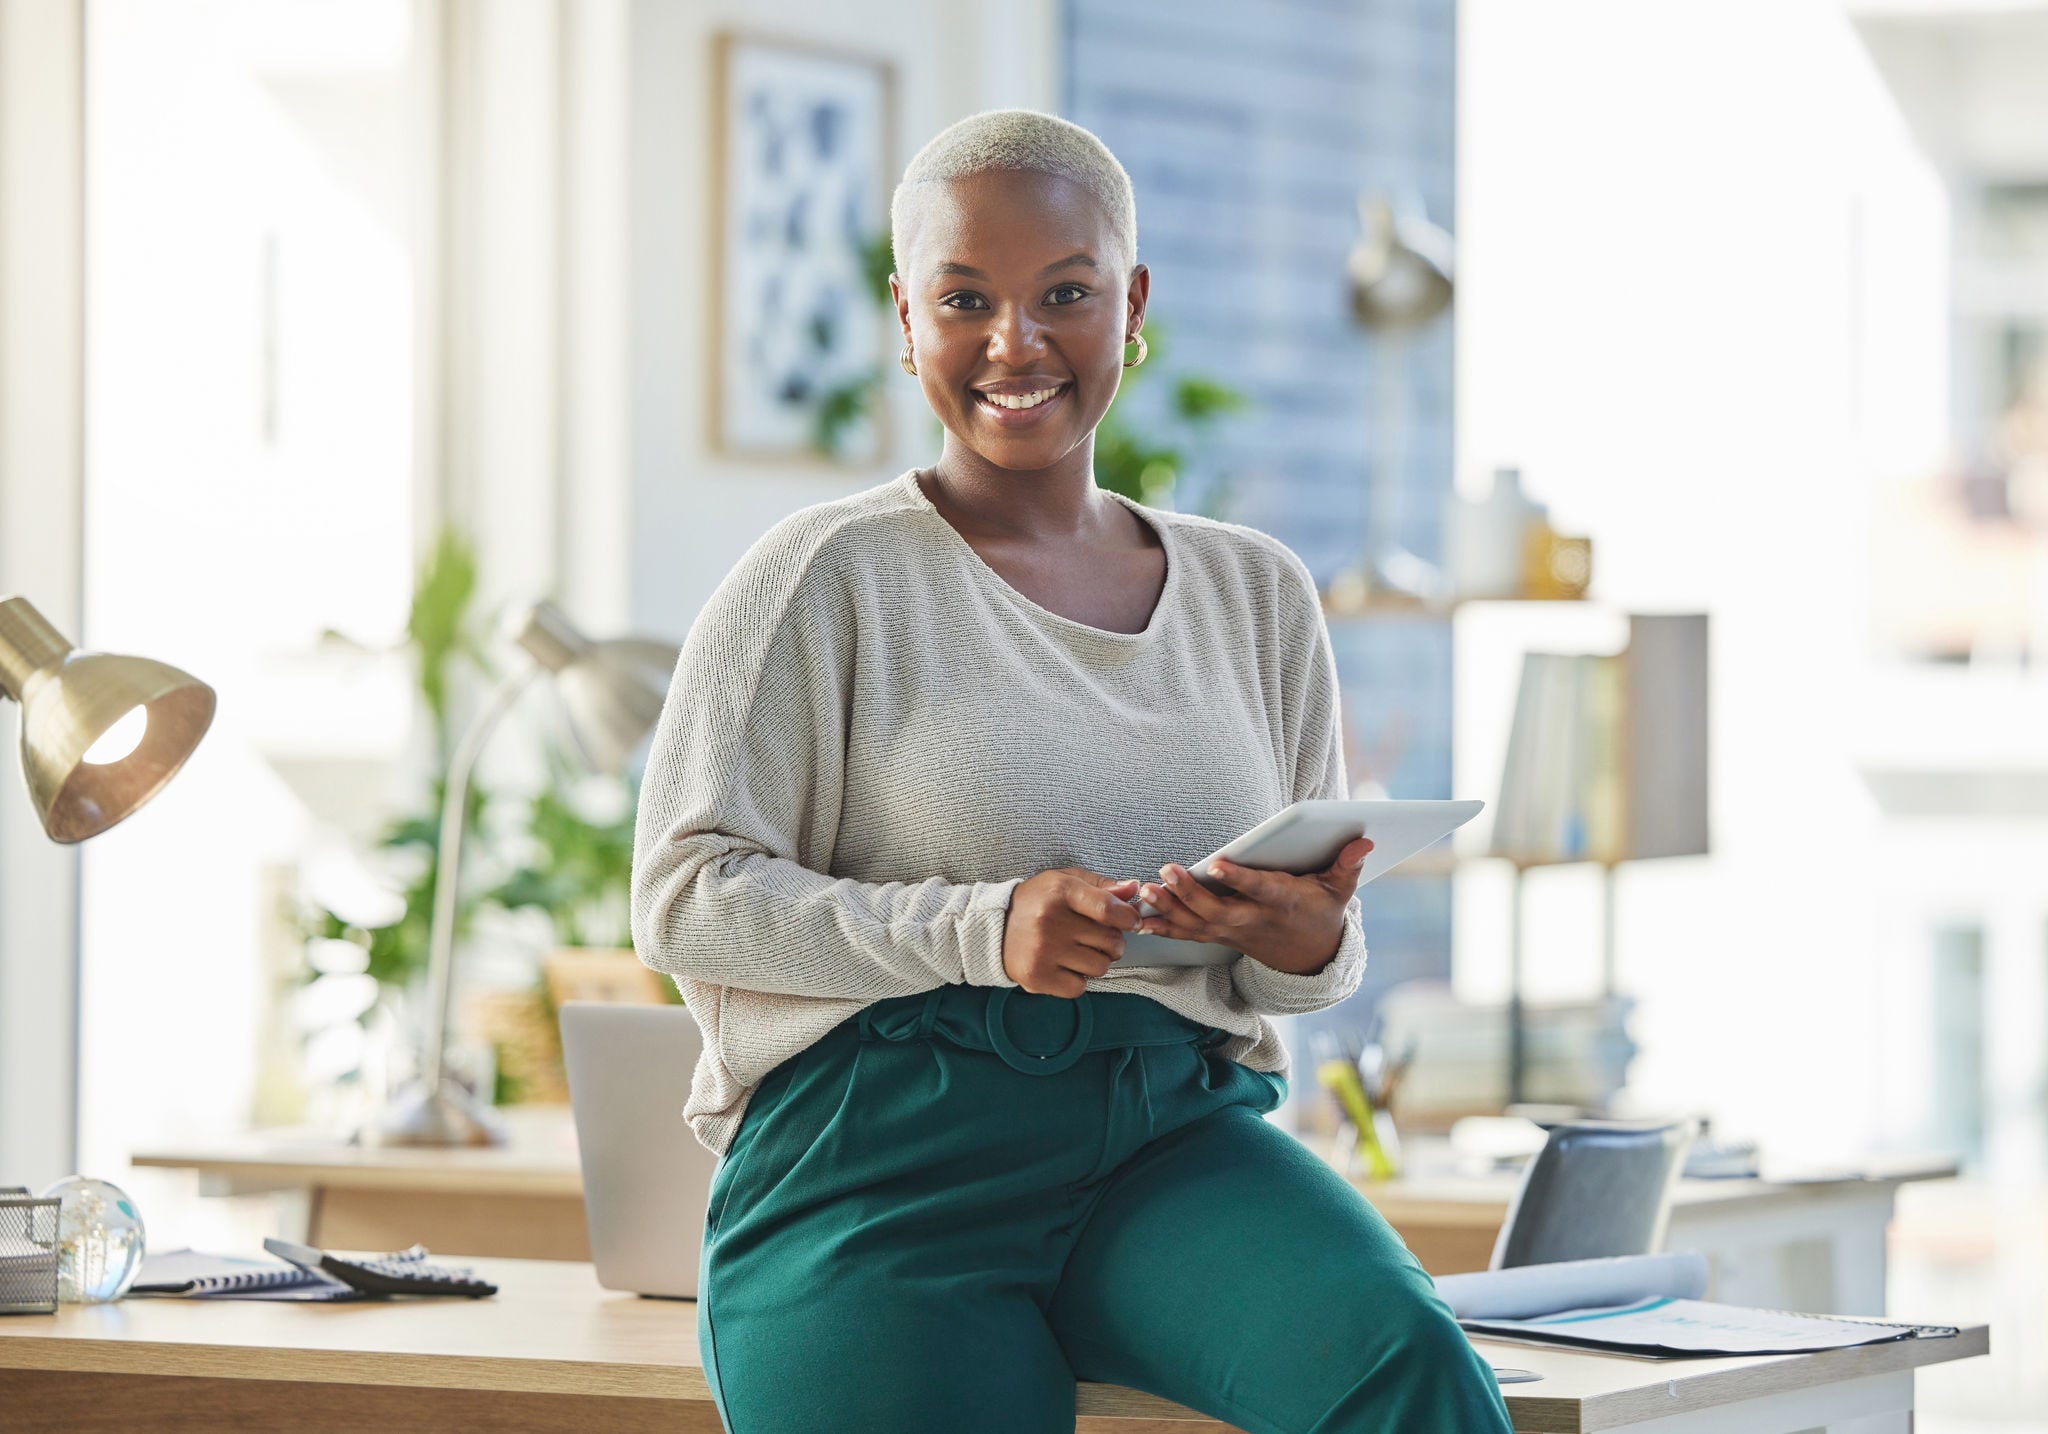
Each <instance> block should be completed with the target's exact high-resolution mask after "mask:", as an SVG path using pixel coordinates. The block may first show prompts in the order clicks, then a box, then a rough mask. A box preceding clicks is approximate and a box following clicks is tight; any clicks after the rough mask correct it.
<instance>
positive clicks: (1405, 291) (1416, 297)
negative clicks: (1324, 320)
mask: <svg viewBox="0 0 2048 1434" xmlns="http://www.w3.org/2000/svg"><path fill="white" fill-rule="evenodd" d="M1358 223H1359V228H1360V229H1361V230H1362V231H1363V232H1362V234H1361V237H1360V238H1359V241H1358V243H1357V245H1356V246H1354V247H1353V249H1352V251H1351V257H1350V259H1349V260H1348V261H1347V264H1346V269H1347V272H1348V274H1349V277H1350V288H1351V313H1352V317H1354V318H1355V319H1357V320H1358V322H1359V323H1361V324H1363V325H1365V326H1366V327H1367V328H1369V329H1394V330H1400V329H1409V328H1415V327H1417V326H1419V325H1421V324H1423V323H1426V322H1428V321H1429V320H1430V319H1433V318H1435V317H1436V316H1437V315H1438V314H1439V313H1441V312H1443V310H1444V308H1445V306H1447V305H1448V304H1449V303H1450V302H1451V291H1452V279H1451V236H1450V235H1448V234H1446V233H1445V232H1444V231H1443V230H1441V229H1439V228H1437V227H1436V225H1434V224H1431V223H1430V222H1429V221H1428V220H1427V219H1424V218H1422V217H1421V216H1420V215H1418V214H1413V213H1407V212H1402V211H1397V210H1396V209H1395V207H1394V205H1393V203H1392V202H1391V201H1389V200H1388V199H1387V198H1386V197H1385V196H1383V195H1378V194H1372V195H1364V196H1361V197H1360V199H1359V201H1358Z"/></svg>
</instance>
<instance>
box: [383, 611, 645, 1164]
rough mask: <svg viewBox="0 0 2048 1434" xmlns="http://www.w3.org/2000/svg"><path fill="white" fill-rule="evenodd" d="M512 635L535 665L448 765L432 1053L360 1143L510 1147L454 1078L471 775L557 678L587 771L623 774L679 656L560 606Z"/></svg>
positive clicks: (431, 957) (490, 708)
mask: <svg viewBox="0 0 2048 1434" xmlns="http://www.w3.org/2000/svg"><path fill="white" fill-rule="evenodd" d="M506 631H507V633H508V635H509V636H510V637H511V638H512V640H513V641H514V642H516V643H518V644H519V646H520V647H522V648H524V649H525V650H526V652H527V653H528V654H529V655H530V656H531V657H532V659H533V661H532V662H531V663H529V664H527V665H526V666H525V667H524V668H523V669H522V670H520V671H518V672H515V673H513V674H512V675H511V676H510V677H508V678H506V679H505V681H504V682H502V683H500V684H499V685H498V688H497V690H496V691H495V692H493V693H492V694H491V696H490V699H489V700H488V701H487V702H485V704H484V707H483V710H482V711H481V712H479V713H478V714H477V717H476V720H475V721H474V722H472V723H471V724H470V726H469V729H468V730H467V731H466V732H464V733H463V734H462V740H461V741H460V742H458V743H457V744H456V746H455V752H454V755H453V756H452V757H451V758H450V759H449V764H448V786H447V791H446V794H445V796H444V799H443V801H442V803H441V841H440V850H439V854H438V857H437V860H436V865H435V871H434V922H433V929H432V937H431V940H430V942H429V953H428V964H427V985H428V990H429V995H430V1000H431V1003H432V1004H431V1007H430V1010H429V1013H428V1018H427V1030H426V1049H425V1052H424V1055H423V1059H422V1060H421V1062H420V1073H419V1075H418V1077H417V1078H416V1079H414V1080H413V1081H412V1082H411V1083H410V1084H408V1085H407V1086H406V1087H404V1088H403V1089H402V1090H400V1091H399V1092H398V1094H397V1095H396V1096H394V1097H393V1098H392V1101H391V1103H390V1104H389V1105H388V1106H387V1107H386V1108H385V1109H384V1110H383V1111H382V1112H380V1113H379V1114H378V1115H377V1116H376V1117H375V1118H374V1119H373V1120H371V1121H370V1122H369V1123H368V1124H366V1125H365V1126H363V1127H362V1128H361V1129H360V1130H358V1131H357V1132H356V1137H355V1141H356V1144H358V1145H374V1146H390V1145H423V1146H450V1145H503V1144H504V1143H505V1125H504V1122H503V1120H502V1119H500V1118H499V1116H498V1114H497V1112H496V1111H495V1110H493V1109H492V1108H491V1105H490V1102H489V1101H488V1100H483V1099H479V1098H478V1097H476V1096H473V1095H471V1094H470V1093H469V1091H468V1090H467V1089H465V1088H464V1087H463V1086H462V1085H461V1083H460V1082H458V1081H456V1080H455V1079H454V1078H453V1077H452V1076H450V1075H449V1074H448V1072H447V1068H446V1057H447V1034H448V997H449V991H450V988H451V986H452V983H453V976H454V949H455V883H456V881H457V880H458V879H459V877H460V872H461V864H462V813H463V807H464V805H465V803H466V801H467V797H468V792H469V778H470V773H471V772H472V771H473V770H474V768H475V766H476V760H477V756H478V754H479V753H480V752H482V750H483V747H484V743H485V742H486V741H487V740H488V739H489V737H490V735H491V731H492V729H493V728H495V727H496V726H497V724H498V719H499V718H500V717H503V716H504V715H505V713H506V712H507V711H508V710H509V709H510V708H511V706H512V703H513V702H514V700H515V699H517V698H518V696H519V695H520V693H522V692H523V691H525V690H526V687H527V685H528V684H529V683H531V682H532V681H533V680H534V679H535V678H537V677H541V676H543V675H545V676H547V677H549V678H550V679H552V686H553V687H554V688H555V690H556V691H557V692H558V693H560V694H561V697H562V702H563V705H564V707H565V708H566V709H567V711H568V715H569V735H570V739H571V741H572V742H573V744H574V746H575V748H576V751H577V754H578V755H579V756H580V757H581V758H582V760H583V762H584V765H586V766H587V767H589V768H590V769H591V770H592V771H597V772H616V771H617V770H619V769H620V768H621V767H623V766H624V765H625V764H626V759H627V758H628V757H630V756H631V755H632V753H633V748H634V747H635V746H636V745H637V744H638V743H639V741H640V739H641V738H642V737H643V736H645V735H646V734H647V732H648V730H649V729H650V728H652V727H653V726H654V723H655V719H656V718H658V717H659V716H660V715H661V704H662V700H663V698H664V697H665V696H666V695H667V692H668V683H669V678H670V677H671V676H672V674H673V672H674V669H675V664H676V658H677V656H678V651H679V650H678V649H677V648H676V647H675V646H674V645H673V644H671V643H664V642H656V641H653V640H651V639H646V638H637V637H626V638H616V639H613V640H611V641H607V642H593V641H591V640H590V639H589V638H587V637H585V636H584V635H583V634H582V633H580V632H578V631H577V630H576V627H575V625H574V624H573V623H571V622H570V621H569V619H568V618H567V617H565V616H563V614H562V612H561V610H560V609H558V608H556V607H555V606H554V605H553V604H551V603H546V602H541V603H536V604H534V605H533V606H531V607H528V608H525V609H522V610H516V611H515V612H514V613H513V614H512V616H511V620H510V622H509V623H508V624H507V627H506Z"/></svg>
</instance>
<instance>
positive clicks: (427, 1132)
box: [355, 1076, 508, 1147]
mask: <svg viewBox="0 0 2048 1434" xmlns="http://www.w3.org/2000/svg"><path fill="white" fill-rule="evenodd" d="M507 1139H508V1136H507V1133H506V1130H505V1122H504V1121H503V1120H502V1119H501V1118H500V1117H499V1115H498V1113H497V1112H496V1111H495V1110H493V1109H492V1108H491V1107H490V1106H488V1105H486V1104H484V1103H483V1102H482V1101H480V1100H478V1099H477V1098H476V1097H475V1096H473V1095H471V1094H470V1093H469V1091H468V1090H466V1089H465V1088H464V1087H463V1086H462V1085H461V1084H460V1083H459V1082H457V1081H456V1080H454V1079H453V1078H452V1077H449V1076H443V1077H442V1078H441V1084H440V1087H439V1089H437V1090H432V1091H429V1090H428V1089H427V1087H426V1085H425V1083H424V1082H421V1081H417V1080H415V1081H412V1082H410V1083H409V1084H407V1085H406V1086H405V1087H404V1088H403V1089H401V1090H400V1091H399V1092H398V1094H397V1095H396V1096H394V1097H392V1100H391V1103H390V1104H389V1105H387V1106H386V1107H385V1108H384V1109H383V1110H381V1111H379V1112H378V1113H377V1115H376V1117H375V1118H374V1119H372V1120H370V1121H369V1122H367V1123H366V1124H365V1125H364V1126H363V1127H362V1129H360V1130H358V1131H357V1132H356V1137H355V1143H356V1144H357V1145H370V1146H394V1145H416V1146H443V1147H445V1146H457V1145H504V1144H505V1143H506V1141H507Z"/></svg>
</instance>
